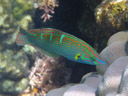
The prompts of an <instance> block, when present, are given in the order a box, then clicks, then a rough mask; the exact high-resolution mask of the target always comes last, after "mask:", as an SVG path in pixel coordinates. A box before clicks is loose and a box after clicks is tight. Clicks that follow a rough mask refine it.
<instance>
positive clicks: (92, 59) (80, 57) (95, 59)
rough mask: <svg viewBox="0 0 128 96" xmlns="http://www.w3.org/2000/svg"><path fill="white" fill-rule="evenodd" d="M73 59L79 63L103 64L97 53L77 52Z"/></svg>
mask: <svg viewBox="0 0 128 96" xmlns="http://www.w3.org/2000/svg"><path fill="white" fill-rule="evenodd" d="M75 60H76V61H77V62H80V63H84V64H90V65H103V64H105V62H104V61H103V60H102V59H101V58H100V56H98V55H92V54H91V53H90V54H88V55H87V54H84V53H78V54H76V56H75Z"/></svg>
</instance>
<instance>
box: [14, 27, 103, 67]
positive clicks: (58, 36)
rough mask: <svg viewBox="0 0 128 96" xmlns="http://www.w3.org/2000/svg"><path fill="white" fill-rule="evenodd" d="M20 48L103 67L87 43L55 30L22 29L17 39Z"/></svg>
mask: <svg viewBox="0 0 128 96" xmlns="http://www.w3.org/2000/svg"><path fill="white" fill-rule="evenodd" d="M16 44H17V45H18V46H24V45H26V44H28V45H31V46H33V47H34V48H36V49H37V50H38V51H39V52H41V53H42V54H44V55H47V56H51V57H58V56H64V57H65V58H67V59H69V60H71V61H75V62H79V63H83V64H90V65H103V64H105V62H104V61H103V60H102V59H101V57H100V56H99V54H98V53H97V52H96V51H95V50H94V49H93V48H92V47H91V46H90V45H89V44H88V43H86V42H85V41H83V40H81V39H79V38H78V37H76V36H74V35H72V34H69V33H66V32H63V31H61V30H58V29H54V28H42V29H28V30H24V29H23V28H21V27H20V31H19V32H18V35H17V38H16Z"/></svg>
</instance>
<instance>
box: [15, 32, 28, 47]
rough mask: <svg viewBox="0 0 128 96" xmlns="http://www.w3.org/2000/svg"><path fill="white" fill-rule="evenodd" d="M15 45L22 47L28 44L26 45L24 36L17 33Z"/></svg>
mask: <svg viewBox="0 0 128 96" xmlns="http://www.w3.org/2000/svg"><path fill="white" fill-rule="evenodd" d="M16 44H17V45H18V46H23V45H25V44H28V43H27V40H26V37H25V36H24V35H22V33H21V32H19V33H18V34H17V38H16Z"/></svg>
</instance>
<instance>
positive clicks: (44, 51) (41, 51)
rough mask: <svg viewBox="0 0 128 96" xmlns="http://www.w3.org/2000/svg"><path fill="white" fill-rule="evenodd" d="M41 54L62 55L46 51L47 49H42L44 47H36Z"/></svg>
mask: <svg viewBox="0 0 128 96" xmlns="http://www.w3.org/2000/svg"><path fill="white" fill-rule="evenodd" d="M36 49H37V50H38V51H39V52H40V53H41V54H44V55H47V56H50V57H59V56H60V55H59V54H56V53H53V52H49V51H46V50H42V49H39V48H36Z"/></svg>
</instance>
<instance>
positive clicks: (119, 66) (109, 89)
mask: <svg viewBox="0 0 128 96" xmlns="http://www.w3.org/2000/svg"><path fill="white" fill-rule="evenodd" d="M127 60H128V56H122V57H120V58H119V59H117V60H115V61H114V62H113V63H112V64H111V65H110V66H109V68H108V69H107V71H106V72H105V74H104V78H103V80H102V82H101V83H100V85H99V87H98V94H99V96H107V94H112V93H114V92H117V90H118V87H119V85H120V82H121V74H122V72H123V70H124V69H125V68H126V66H127V64H128V62H127ZM126 80H127V79H126ZM108 96H109V95H108Z"/></svg>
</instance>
